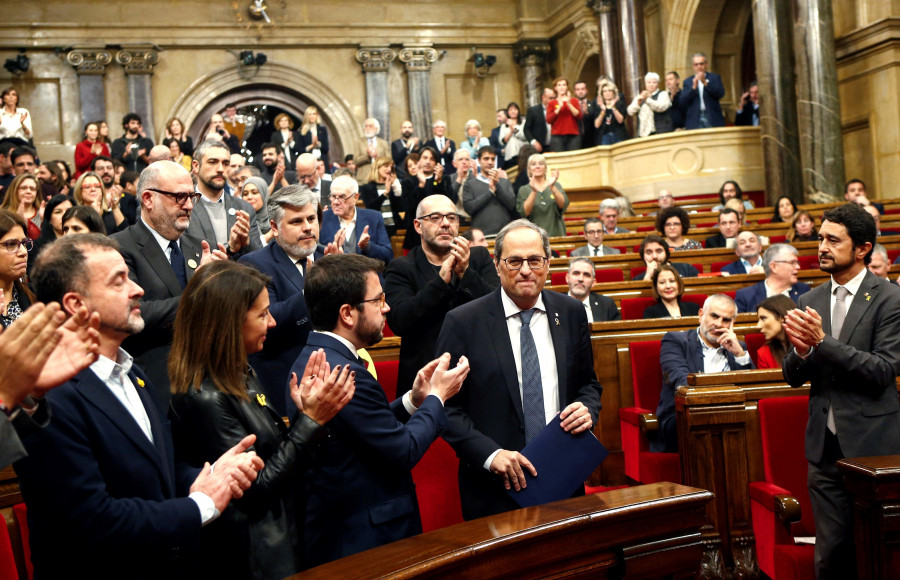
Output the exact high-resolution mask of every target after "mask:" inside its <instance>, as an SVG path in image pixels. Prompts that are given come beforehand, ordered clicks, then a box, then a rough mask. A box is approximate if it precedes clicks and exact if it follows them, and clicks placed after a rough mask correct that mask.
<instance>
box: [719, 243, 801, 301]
mask: <svg viewBox="0 0 900 580" xmlns="http://www.w3.org/2000/svg"><path fill="white" fill-rule="evenodd" d="M797 256H798V254H797V249H796V248H795V247H794V246H792V245H790V244H772V245H771V246H769V248H768V249H767V250H766V252H765V253H764V254H763V269H764V270H765V272H766V279H765V280H763V281H762V282H757V283H756V284H754V285H753V286H749V287H747V288H741V289H740V290H738V291H737V294H736V295H735V297H734V301H735V302H736V303H737V307H738V312H756V307H757V306H759V303H760V302H762V301H763V300H765V299H766V298H768V297H769V296H775V295H776V294H784V295H785V296H787V297H788V298H790V299H791V300H793V301H794V303H796V302H797V299H798V298H800V295H801V294H806V293H807V292H809V286H808V285H807V284H804V283H803V282H798V281H797V273H798V272H799V271H800V260H798V259H797Z"/></svg>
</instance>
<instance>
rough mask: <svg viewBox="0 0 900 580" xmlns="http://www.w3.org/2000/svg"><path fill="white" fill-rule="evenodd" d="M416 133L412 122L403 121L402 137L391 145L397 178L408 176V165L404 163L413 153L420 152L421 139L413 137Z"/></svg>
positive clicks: (401, 127) (401, 126)
mask: <svg viewBox="0 0 900 580" xmlns="http://www.w3.org/2000/svg"><path fill="white" fill-rule="evenodd" d="M414 131H415V129H413V124H412V121H403V123H402V124H401V125H400V134H401V135H402V137H400V138H399V139H397V140H396V141H394V142H393V143H391V158H392V159H393V160H394V167H396V168H397V177H399V178H400V179H405V178H406V176H407V173H406V167H405V165H406V164H405V163H403V162H404V161H405V160H406V158H407V157H409V156H410V155H411V154H412V153H418V152H419V138H418V137H416V136H414V135H413V132H414Z"/></svg>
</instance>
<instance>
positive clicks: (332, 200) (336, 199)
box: [328, 193, 358, 203]
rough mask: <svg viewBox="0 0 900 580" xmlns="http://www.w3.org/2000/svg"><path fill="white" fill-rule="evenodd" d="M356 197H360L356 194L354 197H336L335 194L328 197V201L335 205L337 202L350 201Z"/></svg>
mask: <svg viewBox="0 0 900 580" xmlns="http://www.w3.org/2000/svg"><path fill="white" fill-rule="evenodd" d="M354 195H358V194H356V193H354V194H352V195H335V194H332V195H329V196H328V199H329V200H331V203H334V202H336V201H347V200H348V199H350V198H351V197H353V196H354Z"/></svg>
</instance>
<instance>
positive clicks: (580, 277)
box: [566, 257, 622, 323]
mask: <svg viewBox="0 0 900 580" xmlns="http://www.w3.org/2000/svg"><path fill="white" fill-rule="evenodd" d="M594 273H595V270H594V263H593V262H592V261H591V259H590V258H587V257H581V258H573V259H572V260H570V261H569V271H568V272H566V284H567V285H568V286H569V296H571V297H572V298H574V299H575V300H578V301H579V302H581V303H582V304H583V305H584V310H585V313H586V314H587V318H588V323H593V322H606V321H607V320H621V318H622V315H621V314H619V309H618V307H616V301H615V300H613V299H612V298H607V297H606V296H603V295H602V294H595V293H594V292H591V289H592V288H593V287H594V284H596V283H597V280H596V278H594Z"/></svg>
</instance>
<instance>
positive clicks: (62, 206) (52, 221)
mask: <svg viewBox="0 0 900 580" xmlns="http://www.w3.org/2000/svg"><path fill="white" fill-rule="evenodd" d="M74 205H75V200H74V199H72V198H71V197H70V196H68V195H63V194H61V193H60V194H56V195H54V196H53V197H51V198H50V201H48V202H47V205H46V206H45V207H44V220H43V221H42V222H41V235H40V236H39V237H38V239H36V240H35V241H34V248H32V250H31V251H30V252H28V268H29V269H30V268H31V266H33V265H34V260H35V258H37V256H38V254H39V253H40V251H41V248H43V247H44V246H46V245H47V244H49V243H50V242H52V241H54V240H56V239H57V238H61V237H62V235H63V229H62V218H63V215H64V214H65V213H66V210H67V209H69V208H70V207H73V206H74Z"/></svg>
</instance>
